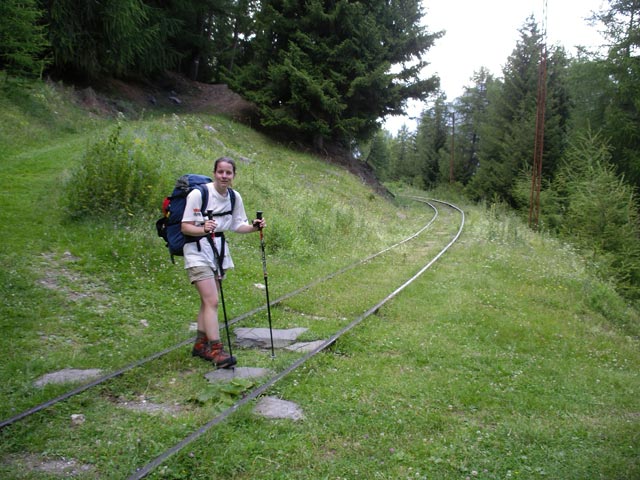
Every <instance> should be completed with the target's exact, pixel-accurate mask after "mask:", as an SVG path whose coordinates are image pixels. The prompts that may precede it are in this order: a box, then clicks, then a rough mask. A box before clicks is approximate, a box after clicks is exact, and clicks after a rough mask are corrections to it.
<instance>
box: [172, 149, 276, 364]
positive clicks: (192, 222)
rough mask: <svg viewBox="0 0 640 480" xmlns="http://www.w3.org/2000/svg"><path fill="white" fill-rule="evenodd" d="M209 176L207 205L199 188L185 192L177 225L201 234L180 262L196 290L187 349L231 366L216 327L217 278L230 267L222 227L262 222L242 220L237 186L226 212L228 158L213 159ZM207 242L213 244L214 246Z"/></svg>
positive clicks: (232, 167) (231, 173)
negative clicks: (194, 323) (193, 334)
mask: <svg viewBox="0 0 640 480" xmlns="http://www.w3.org/2000/svg"><path fill="white" fill-rule="evenodd" d="M213 175H214V180H213V182H212V183H208V184H206V186H205V187H206V188H207V189H208V192H209V195H208V197H209V198H208V202H207V205H205V206H203V205H202V194H201V193H200V191H199V190H198V189H195V190H193V191H192V192H191V193H189V196H188V197H187V203H186V206H185V209H184V215H183V217H182V225H181V230H182V233H183V234H185V235H188V236H190V237H200V238H199V240H198V241H195V242H187V243H185V245H184V265H185V269H186V270H187V275H188V276H189V280H190V281H191V283H192V284H193V285H195V287H196V290H198V293H199V294H200V311H199V312H198V335H197V338H196V341H195V344H194V346H193V350H192V354H193V355H194V356H198V357H201V358H204V359H205V360H208V361H210V362H213V363H214V364H215V365H216V367H218V368H230V367H232V366H234V365H235V364H236V359H235V357H233V356H231V355H229V354H228V353H227V352H225V350H224V347H223V345H222V342H221V340H220V328H219V326H218V288H219V285H218V283H217V282H219V281H220V280H219V279H221V278H223V275H224V272H225V271H226V270H227V269H229V268H233V261H232V259H231V255H229V249H228V248H227V245H226V242H225V238H224V235H223V234H222V232H223V231H227V230H230V231H233V232H237V233H251V232H258V231H260V229H262V228H264V227H265V226H266V223H265V221H264V219H256V220H254V221H253V222H252V223H249V222H248V221H247V214H246V213H245V210H244V204H243V203H242V197H241V196H240V194H239V193H238V192H236V191H234V192H233V194H235V202H234V203H235V204H234V206H233V211H231V198H230V196H231V195H232V194H231V193H230V192H229V189H230V187H231V184H232V182H233V179H234V177H235V175H236V164H235V161H234V160H233V159H231V158H228V157H221V158H218V159H217V160H216V161H215V163H214V166H213ZM203 210H204V212H203ZM203 213H204V215H203ZM207 213H212V214H213V217H214V218H209V217H211V215H207ZM212 234H213V235H212ZM207 236H209V239H207ZM211 237H214V238H213V239H211ZM211 240H212V241H211ZM212 244H213V245H215V251H214V250H213V248H212Z"/></svg>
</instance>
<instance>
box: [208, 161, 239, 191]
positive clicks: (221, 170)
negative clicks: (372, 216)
mask: <svg viewBox="0 0 640 480" xmlns="http://www.w3.org/2000/svg"><path fill="white" fill-rule="evenodd" d="M213 174H214V176H215V180H216V183H218V184H219V185H221V186H225V187H228V186H230V185H231V182H232V181H233V177H234V176H235V173H234V171H233V165H232V164H231V163H229V162H219V163H218V166H217V167H216V171H215V172H213Z"/></svg>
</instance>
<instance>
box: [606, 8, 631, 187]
mask: <svg viewBox="0 0 640 480" xmlns="http://www.w3.org/2000/svg"><path fill="white" fill-rule="evenodd" d="M596 18H598V19H599V20H600V21H602V23H603V24H604V26H605V29H606V32H605V33H606V35H607V37H608V39H610V40H611V43H612V45H611V47H610V48H609V52H608V57H607V62H606V65H607V67H608V73H609V75H610V78H611V80H612V89H613V96H612V97H613V98H611V99H609V100H610V103H609V107H608V108H607V110H606V112H605V128H604V132H605V133H606V135H607V136H608V137H609V138H610V139H611V146H612V147H613V151H612V161H613V163H614V164H615V165H616V168H617V169H618V172H619V173H623V174H624V175H625V176H626V178H627V180H628V181H629V182H631V183H632V184H633V185H635V186H636V187H640V0H610V1H609V9H608V10H607V11H605V12H604V13H602V14H600V15H598V16H597V17H596Z"/></svg>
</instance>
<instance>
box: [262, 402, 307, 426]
mask: <svg viewBox="0 0 640 480" xmlns="http://www.w3.org/2000/svg"><path fill="white" fill-rule="evenodd" d="M253 411H254V413H256V414H258V415H262V416H263V417H266V418H285V419H290V420H294V421H298V420H302V419H303V418H304V414H303V412H302V409H301V408H300V407H299V406H298V404H296V403H294V402H290V401H288V400H282V399H280V398H275V397H263V398H261V399H260V401H259V402H258V404H257V405H256V406H255V408H254V410H253Z"/></svg>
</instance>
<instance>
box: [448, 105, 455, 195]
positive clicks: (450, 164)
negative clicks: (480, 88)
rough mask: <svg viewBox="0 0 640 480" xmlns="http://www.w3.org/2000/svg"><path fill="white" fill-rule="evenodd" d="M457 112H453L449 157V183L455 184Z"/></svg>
mask: <svg viewBox="0 0 640 480" xmlns="http://www.w3.org/2000/svg"><path fill="white" fill-rule="evenodd" d="M455 137H456V112H455V110H453V111H452V112H451V155H450V156H449V183H453V162H454V160H455V158H456V157H455Z"/></svg>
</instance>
